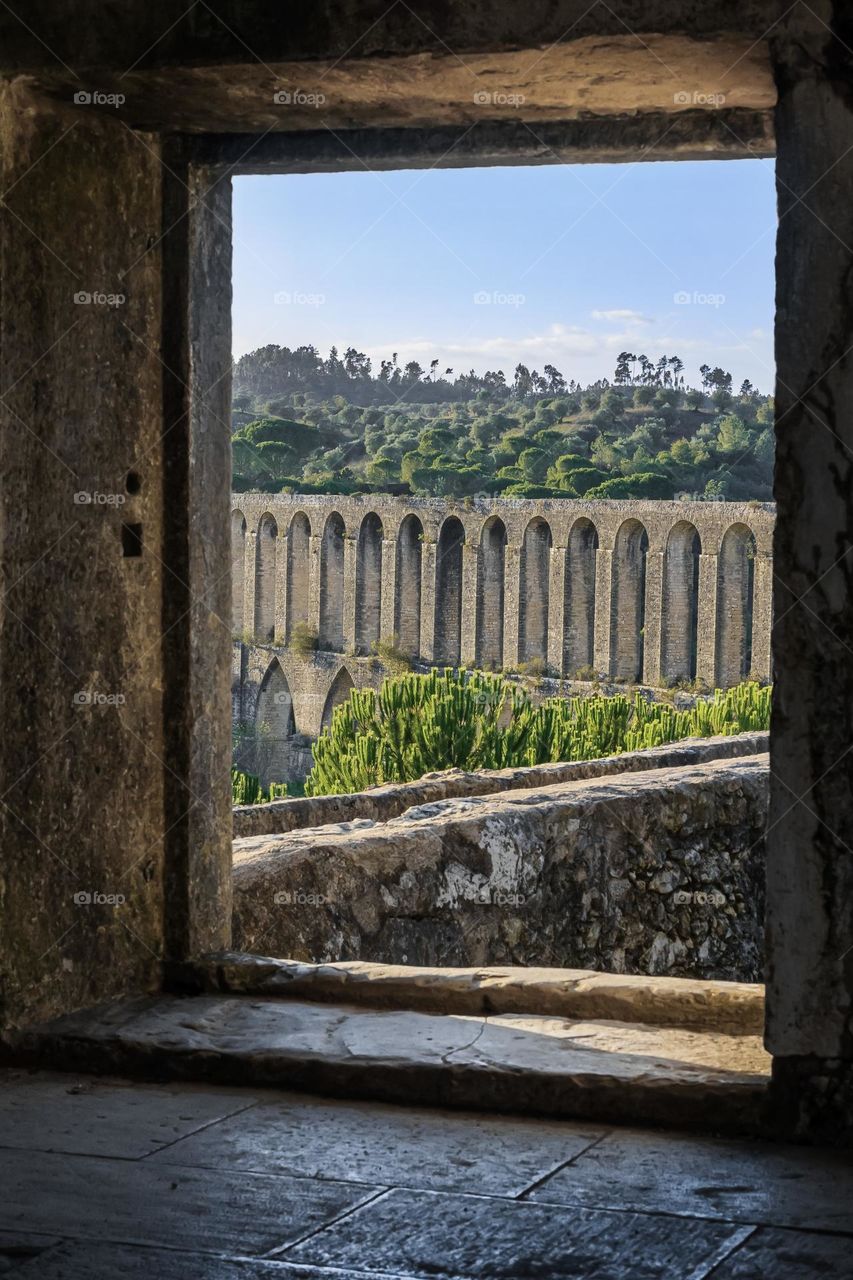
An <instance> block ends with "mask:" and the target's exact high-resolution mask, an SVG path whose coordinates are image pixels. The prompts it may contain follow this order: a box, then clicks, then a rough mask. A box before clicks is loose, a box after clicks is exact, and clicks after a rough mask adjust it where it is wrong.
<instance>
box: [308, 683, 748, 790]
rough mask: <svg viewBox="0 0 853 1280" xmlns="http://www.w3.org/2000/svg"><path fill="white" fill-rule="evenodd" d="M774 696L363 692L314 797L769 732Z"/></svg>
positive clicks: (509, 688) (426, 689) (324, 759)
mask: <svg viewBox="0 0 853 1280" xmlns="http://www.w3.org/2000/svg"><path fill="white" fill-rule="evenodd" d="M769 722H770V689H769V687H761V686H759V685H758V684H755V683H750V682H748V683H744V684H741V685H738V686H737V687H736V688H734V689H727V690H722V689H718V690H716V692H715V693H714V694H713V696H712V697H711V698H710V699H699V700H697V702H696V704H695V706H694V707H692V708H691V709H690V710H684V711H678V710H676V709H675V708H674V707H673V706H671V705H669V704H668V703H659V702H648V701H647V700H646V699H645V698H644V697H643V696H642V694H639V693H638V694H636V695H635V697H634V698H633V700H632V699H630V698H628V697H626V696H625V695H624V694H617V695H615V696H614V697H605V696H603V695H600V694H597V695H594V696H592V697H589V698H579V697H574V698H569V699H567V698H561V697H554V698H547V699H545V701H543V702H541V703H540V704H539V705H538V706H535V705H534V704H533V703H532V702H531V701H530V698H529V697H528V695H527V694H526V693H525V692H524V691H523V690H522V689H520V688H519V687H518V685H516V684H514V683H513V682H511V681H509V680H507V679H506V678H505V677H503V676H500V675H494V674H491V673H489V672H484V671H459V672H455V671H453V670H451V669H450V668H446V669H445V670H443V671H439V670H438V669H435V668H434V669H433V670H431V671H430V672H429V673H428V674H427V675H413V674H407V675H400V676H394V677H389V678H388V679H386V680H384V681H383V683H382V687H381V689H380V690H379V692H378V694H377V693H375V692H374V691H373V690H372V689H354V690H353V691H352V693H351V694H350V697H349V699H348V701H347V702H345V703H343V704H342V705H341V706H339V707H337V708H336V709H335V712H334V715H333V717H332V723H331V725H330V726H329V727H328V728H327V729H325V730H324V731H323V733H322V734H321V735H320V737H319V738H318V740H317V742H316V743H315V745H314V768H313V769H312V771H311V773H310V775H309V776H308V779H307V780H306V783H305V794H306V795H309V796H311V795H329V794H332V793H336V792H337V793H340V792H352V791H361V790H364V789H365V788H367V787H372V786H377V785H379V784H381V783H383V782H410V781H412V780H414V779H415V778H420V777H422V776H423V775H424V774H425V773H429V772H432V771H433V770H441V769H449V768H454V767H458V768H464V769H502V768H516V767H519V766H524V765H534V764H542V763H545V762H548V761H558V760H592V759H597V758H599V757H601V756H607V755H615V754H618V753H619V752H622V751H638V750H641V749H644V748H648V747H658V746H663V745H664V744H665V743H667V742H675V741H678V740H679V739H681V738H687V737H696V736H698V737H709V736H711V735H712V734H735V733H744V732H749V731H753V730H757V729H766V728H767V727H768V726H769Z"/></svg>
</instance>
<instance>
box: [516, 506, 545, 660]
mask: <svg viewBox="0 0 853 1280" xmlns="http://www.w3.org/2000/svg"><path fill="white" fill-rule="evenodd" d="M551 545H552V538H551V526H550V525H549V524H548V522H547V520H543V519H542V518H541V517H540V516H535V517H534V518H533V519H532V520H531V521H530V523H529V524H528V526H527V528H526V529H525V530H524V538H523V539H522V543H521V565H520V574H519V593H518V656H519V658H520V659H521V661H522V662H530V661H531V659H539V660H540V661H542V662H546V661H547V659H548V603H549V583H550V576H551V574H550V569H551Z"/></svg>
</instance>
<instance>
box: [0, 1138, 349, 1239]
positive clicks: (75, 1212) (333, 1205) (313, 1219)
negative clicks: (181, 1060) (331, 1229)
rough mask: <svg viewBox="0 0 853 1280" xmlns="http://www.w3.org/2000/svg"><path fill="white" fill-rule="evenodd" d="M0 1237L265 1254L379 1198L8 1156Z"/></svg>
mask: <svg viewBox="0 0 853 1280" xmlns="http://www.w3.org/2000/svg"><path fill="white" fill-rule="evenodd" d="M0 1186H2V1187H3V1188H4V1191H3V1196H2V1198H0V1230H8V1231H16V1230H27V1231H35V1232H39V1231H41V1232H49V1233H51V1234H54V1235H58V1236H66V1237H71V1238H73V1239H86V1240H91V1241H115V1242H118V1243H129V1244H134V1243H135V1244H151V1245H167V1246H171V1247H174V1248H179V1249H185V1250H188V1251H198V1252H211V1253H215V1252H221V1253H244V1254H262V1253H267V1252H268V1251H269V1250H271V1249H274V1248H276V1247H278V1246H280V1245H282V1244H285V1243H287V1242H288V1241H295V1240H298V1239H300V1238H301V1237H303V1236H304V1235H306V1234H307V1233H308V1232H310V1231H313V1230H316V1229H317V1228H318V1227H320V1226H322V1225H323V1224H324V1223H328V1222H331V1221H332V1220H333V1219H334V1218H336V1217H337V1216H338V1215H339V1214H341V1213H344V1212H346V1211H347V1210H348V1209H350V1208H351V1207H353V1206H354V1205H357V1204H359V1203H361V1202H363V1201H364V1200H365V1199H366V1198H367V1197H369V1196H370V1195H372V1194H373V1189H372V1188H370V1187H364V1186H359V1185H358V1184H356V1183H346V1184H344V1183H339V1182H319V1181H315V1180H311V1179H307V1178H288V1177H264V1176H263V1175H259V1174H251V1173H240V1174H232V1173H230V1172H225V1171H212V1170H209V1169H190V1168H187V1167H178V1166H172V1165H166V1164H158V1165H153V1164H150V1163H148V1162H136V1161H128V1160H103V1159H95V1158H91V1157H88V1156H66V1155H58V1154H49V1155H48V1154H44V1153H43V1152H21V1151H0Z"/></svg>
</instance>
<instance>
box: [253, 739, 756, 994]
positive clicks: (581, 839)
mask: <svg viewBox="0 0 853 1280" xmlns="http://www.w3.org/2000/svg"><path fill="white" fill-rule="evenodd" d="M767 796H768V761H767V757H766V756H765V755H761V756H755V757H753V758H749V759H741V760H736V761H730V760H718V761H715V762H711V763H708V764H698V765H690V766H687V767H681V768H675V769H657V770H651V771H648V772H644V773H634V774H632V775H630V776H626V775H622V776H615V777H608V778H606V779H605V778H600V779H598V780H587V781H580V782H563V783H560V784H558V785H552V786H541V787H536V788H535V789H528V790H520V791H511V792H506V793H504V794H498V795H495V794H493V795H489V796H479V797H477V796H468V797H466V798H462V799H450V800H442V801H438V802H436V803H432V804H426V805H421V806H417V807H415V808H412V809H409V810H407V811H406V812H405V813H404V814H402V815H401V816H400V817H397V818H393V819H391V820H390V821H388V822H386V823H374V822H372V821H370V820H368V819H361V820H358V821H356V822H353V823H342V824H338V825H336V826H327V827H320V828H315V829H311V830H306V831H299V832H292V833H290V834H287V835H279V836H256V837H254V838H252V839H247V840H243V841H240V842H238V844H237V845H236V846H235V856H234V904H235V905H234V945H235V946H236V947H238V948H239V949H241V950H244V951H254V952H256V953H261V954H266V955H278V956H282V957H289V958H292V959H297V960H308V961H323V960H327V961H328V960H348V959H360V960H375V961H381V962H385V963H398V964H407V963H408V964H428V965H501V964H515V965H525V966H529V965H546V966H558V967H565V968H590V969H601V970H609V971H612V972H617V973H620V972H624V973H651V974H670V975H672V976H677V977H696V978H716V979H727V980H734V981H744V982H754V981H757V980H760V978H761V974H762V956H763V941H762V938H763V933H762V930H763V900H764V859H765V852H764V830H765V824H766V814H767Z"/></svg>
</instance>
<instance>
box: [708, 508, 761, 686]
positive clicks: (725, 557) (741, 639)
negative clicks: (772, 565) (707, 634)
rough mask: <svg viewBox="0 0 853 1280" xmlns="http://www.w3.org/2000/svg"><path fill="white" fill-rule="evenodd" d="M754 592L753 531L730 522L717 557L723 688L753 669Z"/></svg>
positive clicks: (719, 666) (718, 672)
mask: <svg viewBox="0 0 853 1280" xmlns="http://www.w3.org/2000/svg"><path fill="white" fill-rule="evenodd" d="M754 594H755V535H754V534H753V532H752V530H751V529H750V528H749V527H748V526H747V525H745V524H733V525H731V526H730V528H728V529H727V530H726V532H725V534H724V535H723V540H722V542H721V544H720V554H719V556H718V559H717V655H716V683H717V684H718V685H719V686H720V687H721V688H723V689H727V688H729V687H730V686H731V685H734V684H738V683H739V682H740V681H741V680H745V679H747V677H748V676H749V674H750V671H751V669H752V607H753V598H754Z"/></svg>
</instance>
